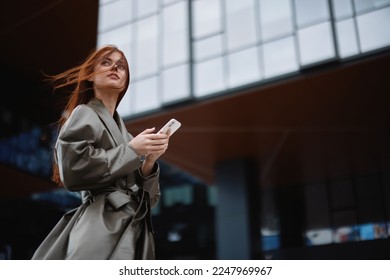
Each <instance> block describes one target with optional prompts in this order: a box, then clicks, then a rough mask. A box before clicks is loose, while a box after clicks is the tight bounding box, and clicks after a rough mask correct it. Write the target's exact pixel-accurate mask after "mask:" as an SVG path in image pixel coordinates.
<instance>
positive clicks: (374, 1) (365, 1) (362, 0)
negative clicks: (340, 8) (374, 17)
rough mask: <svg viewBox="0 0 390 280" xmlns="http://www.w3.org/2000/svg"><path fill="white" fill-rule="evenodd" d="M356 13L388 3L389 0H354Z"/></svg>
mask: <svg viewBox="0 0 390 280" xmlns="http://www.w3.org/2000/svg"><path fill="white" fill-rule="evenodd" d="M354 1H355V11H356V13H362V12H364V11H368V10H371V9H375V8H380V7H383V6H385V5H387V4H390V0H354Z"/></svg>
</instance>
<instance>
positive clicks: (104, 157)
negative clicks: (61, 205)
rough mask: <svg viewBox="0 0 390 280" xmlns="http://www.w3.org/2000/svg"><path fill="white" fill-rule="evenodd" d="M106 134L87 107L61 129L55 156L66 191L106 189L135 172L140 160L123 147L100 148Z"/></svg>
mask: <svg viewBox="0 0 390 280" xmlns="http://www.w3.org/2000/svg"><path fill="white" fill-rule="evenodd" d="M104 133H108V131H106V130H103V126H102V125H101V124H100V119H99V117H98V116H97V114H96V113H95V112H94V111H93V110H92V109H91V108H89V107H88V106H85V105H80V106H78V107H76V108H75V109H74V110H73V112H72V114H71V116H70V117H69V119H68V120H67V122H66V123H65V124H64V126H63V127H62V129H61V131H60V133H59V136H58V140H57V142H56V146H55V155H56V159H57V163H58V167H59V171H60V178H61V181H62V182H63V184H64V187H65V188H66V189H68V190H70V191H80V190H91V189H95V188H99V187H101V186H106V185H108V184H110V183H112V182H115V181H116V180H117V179H119V178H121V177H123V176H126V175H128V174H129V173H130V172H135V171H136V170H137V169H139V167H140V165H141V160H140V158H139V156H138V155H137V154H136V153H135V151H134V150H133V149H132V148H131V147H130V146H129V145H128V144H127V143H123V144H120V145H118V146H116V147H113V148H110V149H103V148H101V147H99V146H100V144H101V143H100V139H101V137H102V136H103V134H104Z"/></svg>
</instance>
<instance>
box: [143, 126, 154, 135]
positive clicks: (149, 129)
mask: <svg viewBox="0 0 390 280" xmlns="http://www.w3.org/2000/svg"><path fill="white" fill-rule="evenodd" d="M155 129H156V128H155V127H152V128H147V129H145V130H144V131H142V132H141V133H140V134H149V133H152V132H153V131H154V130H155Z"/></svg>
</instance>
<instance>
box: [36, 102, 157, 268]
mask: <svg viewBox="0 0 390 280" xmlns="http://www.w3.org/2000/svg"><path fill="white" fill-rule="evenodd" d="M132 138H133V136H131V135H130V134H129V133H128V132H127V130H126V127H125V125H124V123H123V120H122V119H121V118H120V117H119V115H118V113H117V112H115V114H114V117H112V116H111V115H110V113H109V111H108V110H107V109H106V107H105V106H104V104H103V103H102V102H101V101H100V100H98V99H92V100H91V101H90V102H89V103H88V104H83V105H79V106H78V107H76V108H75V109H74V110H73V112H72V114H71V115H70V117H69V119H68V120H67V121H66V123H65V124H64V125H63V127H62V128H61V131H60V133H59V135H58V140H57V142H56V145H55V151H54V156H55V160H56V161H57V163H58V166H59V170H60V177H61V180H62V182H63V183H64V187H65V188H66V189H67V190H69V191H79V192H80V193H81V196H82V204H81V206H79V207H78V208H76V209H74V210H72V211H70V212H68V213H66V214H64V216H63V217H62V219H61V220H60V221H59V222H58V223H57V225H56V226H55V227H54V228H53V230H52V231H51V232H50V233H49V235H48V236H47V237H46V239H45V240H44V241H43V242H42V244H41V245H40V246H39V247H38V249H37V250H36V252H35V254H34V255H33V257H32V259H88V260H93V259H99V260H104V259H121V260H123V259H154V258H155V246H154V239H153V228H152V222H151V214H150V209H151V208H153V207H154V206H155V205H156V204H157V202H158V201H159V199H160V195H161V193H160V187H159V166H158V164H157V163H156V164H155V166H154V170H153V173H152V174H151V175H150V176H148V177H144V176H142V175H141V173H140V167H141V164H142V161H141V159H140V157H139V156H138V155H137V154H136V153H135V151H134V150H133V149H132V148H131V147H130V146H129V145H128V142H129V141H130V140H131V139H132Z"/></svg>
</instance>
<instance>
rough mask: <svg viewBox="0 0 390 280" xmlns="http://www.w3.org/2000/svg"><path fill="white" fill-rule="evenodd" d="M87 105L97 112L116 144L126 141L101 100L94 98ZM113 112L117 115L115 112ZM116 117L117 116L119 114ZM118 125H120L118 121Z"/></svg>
mask: <svg viewBox="0 0 390 280" xmlns="http://www.w3.org/2000/svg"><path fill="white" fill-rule="evenodd" d="M88 106H89V107H91V108H92V109H93V110H94V111H95V112H96V113H97V114H98V116H99V118H100V120H101V121H102V122H103V124H104V126H105V127H106V129H107V130H108V132H109V133H110V135H111V137H112V139H113V140H114V142H115V144H116V145H120V144H122V143H126V141H125V138H124V137H123V135H122V132H121V130H120V129H119V126H118V124H117V123H116V122H115V119H114V118H113V117H112V116H111V114H110V112H109V111H108V110H107V108H106V106H104V104H103V102H101V101H100V100H99V99H96V98H94V99H92V100H91V101H89V102H88ZM115 114H116V115H117V113H116V112H115ZM116 117H117V118H119V116H116ZM119 125H120V126H122V124H121V122H120V121H119Z"/></svg>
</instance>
